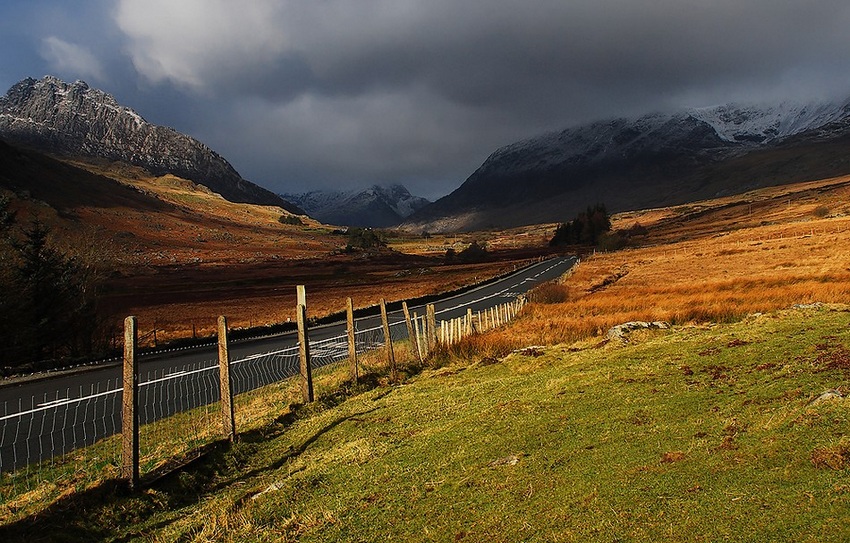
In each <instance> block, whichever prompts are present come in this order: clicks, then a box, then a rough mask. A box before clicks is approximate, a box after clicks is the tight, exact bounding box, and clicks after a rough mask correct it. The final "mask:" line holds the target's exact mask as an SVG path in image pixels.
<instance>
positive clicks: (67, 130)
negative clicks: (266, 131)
mask: <svg viewBox="0 0 850 543" xmlns="http://www.w3.org/2000/svg"><path fill="white" fill-rule="evenodd" d="M0 138H3V139H5V140H7V141H10V142H13V143H17V144H20V145H25V146H28V147H32V148H35V149H38V150H41V151H44V152H49V153H52V154H57V155H63V156H72V157H85V158H99V159H107V160H114V161H120V162H126V163H129V164H133V165H136V166H141V167H143V168H145V169H147V170H148V171H150V172H151V173H153V174H154V175H165V174H169V173H170V174H173V175H176V176H179V177H183V178H185V179H189V180H191V181H195V182H196V183H200V184H202V185H205V186H207V187H209V188H210V189H212V190H213V191H215V192H217V193H219V194H221V195H222V196H223V197H225V198H226V199H228V200H231V201H233V202H244V203H256V204H264V205H277V206H280V207H282V208H284V209H286V210H287V211H290V212H294V213H299V212H300V210H299V209H297V208H296V207H295V206H292V205H291V204H289V203H288V202H286V201H285V200H283V199H282V198H280V197H279V196H278V195H276V194H274V193H272V192H271V191H268V190H266V189H264V188H262V187H259V186H257V185H255V184H254V183H251V182H249V181H246V180H245V179H243V178H242V177H241V176H240V175H239V174H238V173H237V172H236V170H235V169H234V168H233V166H231V165H230V164H229V163H228V162H227V161H226V160H225V159H224V158H222V157H221V156H219V155H218V154H217V153H216V152H215V151H213V150H211V149H210V148H209V147H207V146H206V145H204V144H203V143H201V142H199V141H198V140H196V139H194V138H191V137H189V136H186V135H184V134H181V133H179V132H177V131H176V130H174V129H172V128H167V127H163V126H157V125H153V124H151V123H148V122H147V121H145V120H144V119H143V118H142V117H141V116H140V115H139V114H138V113H136V112H135V111H133V110H132V109H130V108H128V107H125V106H122V105H120V104H119V103H118V102H117V101H116V100H115V98H114V97H112V96H111V95H109V94H107V93H105V92H103V91H100V90H97V89H93V88H91V87H89V86H88V85H87V84H86V83H84V82H82V81H77V82H75V83H72V84H69V83H65V82H63V81H61V80H59V79H57V78H55V77H50V76H47V77H44V78H43V79H41V80H35V79H31V78H28V79H24V80H23V81H21V82H19V83H17V84H16V85H14V86H12V88H11V89H9V92H8V93H7V94H6V96H3V97H0Z"/></svg>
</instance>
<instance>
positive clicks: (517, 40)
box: [0, 0, 850, 196]
mask: <svg viewBox="0 0 850 543" xmlns="http://www.w3.org/2000/svg"><path fill="white" fill-rule="evenodd" d="M105 3H106V4H108V6H107V5H106V4H105ZM73 4H75V5H78V6H77V7H79V8H81V9H82V11H81V13H94V12H95V11H97V13H98V15H95V16H94V17H93V19H94V20H98V22H103V20H104V19H106V21H105V22H104V24H102V25H101V26H97V25H95V24H92V23H90V22H86V21H82V20H79V21H76V22H75V23H73V24H71V25H70V26H69V27H67V29H65V30H63V27H62V26H61V25H59V24H51V23H50V21H51V20H53V19H57V20H58V19H59V17H56V16H55V15H49V16H48V15H45V14H51V13H54V12H58V13H61V14H64V15H66V16H68V14H69V13H71V8H68V7H67V5H68V4H64V3H59V2H55V3H54V2H49V1H42V2H35V3H34V4H33V5H35V6H37V8H38V12H39V13H40V14H41V15H39V17H40V19H39V20H40V21H41V23H40V25H39V26H38V33H39V36H38V38H37V39H35V40H31V42H32V45H31V46H32V47H34V48H35V50H37V51H40V53H39V54H40V55H41V58H42V61H43V63H44V65H45V66H46V67H47V68H51V65H54V67H59V68H61V67H62V66H58V65H64V67H65V68H66V71H74V70H76V71H78V72H85V71H87V72H89V73H88V74H82V75H84V76H85V77H95V78H97V79H101V80H102V81H95V83H96V84H100V85H101V86H103V87H104V88H105V89H106V90H111V91H115V89H118V90H120V93H118V92H117V94H119V98H121V99H122V100H123V101H125V102H126V103H128V104H129V105H132V106H134V107H137V108H138V109H140V112H141V113H142V114H143V115H145V116H146V117H148V118H149V119H150V120H153V121H154V122H158V123H161V124H169V125H173V126H175V127H176V128H178V129H181V130H184V131H187V132H190V133H192V134H193V135H195V136H196V137H199V138H201V139H202V140H204V141H206V142H207V143H209V144H210V145H212V146H213V147H214V148H215V149H217V150H218V151H220V152H221V153H222V154H223V155H225V156H226V157H228V159H229V160H231V161H232V162H233V163H234V165H235V166H236V167H237V169H239V170H240V172H241V173H243V175H245V176H247V177H249V178H252V179H254V180H255V181H258V182H260V183H263V184H266V185H268V186H270V187H271V188H277V189H280V190H299V189H307V188H310V187H311V186H340V185H345V184H353V185H364V184H369V183H373V182H389V181H401V182H407V183H409V184H411V186H412V187H413V188H414V189H416V190H418V191H419V192H424V193H426V194H428V195H430V196H436V195H438V193H442V192H445V191H448V190H450V189H452V188H454V187H455V186H457V185H458V184H459V183H460V182H462V181H463V179H464V178H465V177H466V176H467V175H469V174H470V173H471V172H472V171H473V170H474V169H475V168H476V167H477V166H478V165H479V164H480V163H481V161H483V160H484V159H485V158H486V156H487V155H488V154H489V153H490V152H491V151H493V150H494V149H495V148H496V147H497V146H499V145H502V144H506V143H509V142H512V141H514V140H517V139H520V138H523V137H528V136H532V135H535V134H538V133H540V132H543V131H546V130H553V129H558V128H563V127H566V126H569V125H571V124H575V123H579V122H585V121H590V120H595V119H599V118H605V117H612V116H617V115H635V114H640V113H645V112H649V111H656V110H665V109H671V108H682V107H688V106H705V105H711V104H716V103H723V102H728V101H760V100H764V101H770V100H777V99H789V98H802V99H805V98H809V97H815V96H817V97H821V96H829V95H832V94H845V95H847V94H850V54H848V53H850V33H848V32H846V29H847V28H848V27H850V5H848V4H847V2H846V0H841V1H838V0H824V1H819V2H807V1H802V0H798V1H790V0H749V1H747V0H743V1H741V0H738V1H731V0H718V1H714V2H706V1H704V0H699V1H696V0H675V1H674V0H653V1H635V0H629V1H626V0H571V1H569V2H564V1H562V0H557V1H555V0H532V1H529V0H525V1H519V0H487V1H470V0H467V1H458V0H429V1H428V2H422V1H411V0H357V1H354V0H325V1H322V2H304V1H299V0H288V1H287V0H253V1H252V2H248V3H236V2H231V1H228V0H181V1H180V2H173V1H171V0H112V1H111V2H107V0H100V1H99V2H95V3H92V2H75V3H73ZM27 5H30V4H20V6H17V5H16V6H17V7H15V8H14V9H15V10H17V11H19V12H21V13H27V9H28V8H25V7H21V6H27ZM63 6H64V7H63ZM4 9H9V8H4ZM32 9H35V8H32ZM57 10H58V11H57ZM98 18H99V19H98ZM95 29H97V30H96V31H95ZM83 30H85V31H83ZM86 31H88V35H87V34H86ZM107 43H108V44H110V45H111V47H106V46H104V44H107ZM30 56H31V55H30ZM24 75H33V74H31V73H25V74H20V76H18V75H16V76H15V80H17V79H19V78H20V77H22V76H24ZM35 75H40V74H35ZM58 75H62V76H64V77H68V74H67V73H64V74H63V73H60V74H58ZM0 77H9V76H8V74H7V73H5V69H4V73H3V74H0ZM142 108H144V109H142Z"/></svg>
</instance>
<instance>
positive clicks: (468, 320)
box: [466, 307, 475, 336]
mask: <svg viewBox="0 0 850 543" xmlns="http://www.w3.org/2000/svg"><path fill="white" fill-rule="evenodd" d="M474 332H475V326H474V325H473V324H472V308H471V307H467V308H466V335H468V336H471V335H472V334H473V333H474Z"/></svg>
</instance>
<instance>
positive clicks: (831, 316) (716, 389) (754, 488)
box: [0, 306, 850, 542]
mask: <svg viewBox="0 0 850 543" xmlns="http://www.w3.org/2000/svg"><path fill="white" fill-rule="evenodd" d="M848 324H850V313H848V308H847V306H833V307H820V308H812V309H800V310H790V311H782V312H777V313H771V314H766V315H760V316H752V317H749V318H747V319H744V320H742V321H739V322H737V323H734V324H722V325H704V326H685V327H674V328H673V329H672V330H670V331H659V332H653V333H644V334H642V335H640V336H632V337H630V338H629V341H628V342H627V343H620V342H617V343H609V344H607V345H604V346H601V347H600V346H596V347H589V348H581V346H579V345H576V344H574V345H557V346H551V347H546V348H536V349H529V350H525V351H522V352H519V353H514V354H511V355H510V356H507V357H505V358H503V359H501V360H498V361H496V360H481V359H478V358H461V359H456V360H455V361H454V362H453V363H452V364H451V365H449V366H445V367H443V368H441V369H438V370H426V371H425V372H423V373H422V374H420V375H418V376H417V377H415V378H413V379H412V380H410V381H408V382H407V383H406V384H405V385H403V386H396V387H392V388H386V387H384V388H377V389H374V390H372V391H371V392H366V393H363V394H361V395H359V396H356V397H354V398H352V399H349V400H348V401H346V402H344V403H342V404H340V405H337V406H336V407H330V408H326V409H320V410H319V411H317V412H315V413H314V414H313V415H312V416H310V417H306V418H302V419H299V420H297V421H296V422H295V423H294V424H292V425H291V426H287V425H286V424H285V422H284V421H283V420H281V421H280V422H277V423H273V424H271V425H270V426H267V427H266V428H265V429H263V430H262V431H261V432H255V433H252V434H250V435H249V436H246V438H245V439H243V440H242V442H241V443H239V444H237V445H236V446H235V447H234V448H233V449H232V450H231V451H230V452H227V453H224V452H218V453H216V454H213V455H212V456H210V457H209V458H208V459H207V460H206V461H205V462H203V463H200V464H196V465H193V466H190V467H189V468H188V469H187V470H185V471H184V472H182V473H180V474H177V475H175V476H173V477H171V478H170V479H169V480H167V481H164V482H161V483H159V484H157V485H155V486H154V487H153V488H150V489H147V490H145V491H144V492H142V493H141V494H139V495H137V496H126V495H122V494H120V493H117V494H116V493H115V492H114V491H107V492H104V493H92V494H90V495H88V496H79V497H77V498H76V499H68V500H66V501H65V502H62V503H60V504H59V505H58V506H56V507H54V508H53V509H51V510H49V511H46V512H44V513H42V514H40V515H37V516H35V517H30V518H28V519H26V520H24V521H22V522H20V523H18V524H12V525H9V526H6V527H5V528H0V536H2V537H3V540H4V541H12V540H14V539H15V536H20V537H21V538H23V537H27V538H28V539H29V540H32V541H38V540H39V538H40V537H41V538H42V539H44V540H68V541H83V540H85V541H95V540H114V539H121V540H133V539H137V540H152V541H270V540H280V541H305V542H306V541H388V540H391V541H455V540H466V541H485V540H490V541H506V542H507V541H588V540H594V541H623V540H637V541H720V540H732V541H742V540H758V541H846V540H847V538H848V537H850V529H848V526H850V524H848V521H850V477H848V467H850V438H848V437H847V432H848V429H850V418H848V407H850V405H848V402H850V400H848V399H846V398H842V397H838V395H837V394H833V395H832V396H831V397H829V398H827V397H824V398H823V399H819V398H820V397H821V395H822V394H823V393H824V392H827V391H830V390H836V389H837V390H838V391H839V393H840V394H846V393H847V392H848V391H850V387H848V378H850V349H848V345H850V327H848ZM585 347H587V344H585ZM828 396H829V395H828ZM750 537H752V538H755V539H749V538H750Z"/></svg>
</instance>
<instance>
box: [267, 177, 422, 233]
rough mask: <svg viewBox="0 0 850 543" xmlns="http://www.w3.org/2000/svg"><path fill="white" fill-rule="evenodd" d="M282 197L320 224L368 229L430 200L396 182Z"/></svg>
mask: <svg viewBox="0 0 850 543" xmlns="http://www.w3.org/2000/svg"><path fill="white" fill-rule="evenodd" d="M282 196H283V198H285V199H286V200H287V201H290V202H292V203H294V204H295V205H297V206H299V207H300V208H302V209H304V211H306V212H307V213H308V214H309V215H310V216H311V217H315V218H316V219H318V220H320V221H322V222H324V223H327V224H338V225H346V226H362V227H370V228H384V227H388V226H395V225H397V224H399V223H401V222H402V221H403V220H404V219H405V218H407V217H409V216H410V215H411V214H412V213H414V212H415V211H417V210H419V209H421V208H423V207H425V206H426V205H428V204H429V203H430V202H429V201H428V200H426V199H425V198H420V197H418V196H413V195H411V194H410V192H409V191H408V190H407V188H405V187H403V186H402V185H398V184H395V185H389V186H379V185H374V186H372V187H370V188H368V189H366V190H362V191H347V192H346V191H311V192H307V193H304V194H284V195H282Z"/></svg>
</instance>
